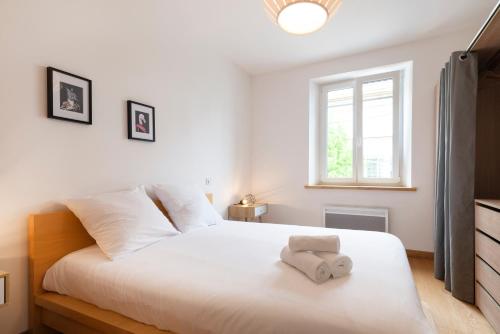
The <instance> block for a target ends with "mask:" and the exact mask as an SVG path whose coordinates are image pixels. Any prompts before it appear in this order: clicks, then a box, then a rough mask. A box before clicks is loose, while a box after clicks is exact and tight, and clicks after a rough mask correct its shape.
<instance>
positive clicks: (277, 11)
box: [264, 0, 342, 35]
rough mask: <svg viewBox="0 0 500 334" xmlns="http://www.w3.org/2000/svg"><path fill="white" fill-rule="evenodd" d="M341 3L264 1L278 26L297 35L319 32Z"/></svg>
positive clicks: (332, 0) (334, 0)
mask: <svg viewBox="0 0 500 334" xmlns="http://www.w3.org/2000/svg"><path fill="white" fill-rule="evenodd" d="M341 3H342V0H264V4H265V6H266V9H267V11H268V12H269V14H270V15H271V17H272V18H273V20H274V21H275V22H276V24H278V25H279V26H280V27H281V28H282V29H283V30H285V31H286V32H289V33H291V34H295V35H304V34H309V33H312V32H314V31H316V30H319V29H320V28H321V27H323V26H324V25H325V23H326V21H328V19H329V18H330V17H332V16H333V14H334V13H335V11H336V10H337V9H338V8H339V6H340V4H341Z"/></svg>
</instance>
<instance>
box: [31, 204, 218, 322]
mask: <svg viewBox="0 0 500 334" xmlns="http://www.w3.org/2000/svg"><path fill="white" fill-rule="evenodd" d="M206 195H207V198H208V200H209V201H210V203H213V195H212V194H206ZM154 202H155V204H156V205H157V206H158V208H159V209H160V210H161V211H162V212H163V214H165V215H166V216H167V217H169V216H168V212H167V210H166V209H165V208H164V207H163V205H162V204H161V202H160V201H159V200H155V201H154ZM169 219H170V217H169ZM28 243H29V283H30V322H31V323H34V321H35V319H34V317H36V315H35V314H34V312H33V310H34V307H35V297H36V296H38V295H40V294H42V293H44V292H45V290H43V288H42V282H43V278H44V276H45V272H46V271H47V270H48V269H49V268H50V267H51V266H52V265H53V264H54V263H56V262H57V261H58V260H59V259H61V258H62V257H64V256H65V255H67V254H69V253H71V252H74V251H77V250H79V249H82V248H85V247H88V246H91V245H93V244H95V240H94V239H93V238H92V237H91V236H90V235H89V234H88V233H87V231H86V230H85V228H84V227H83V225H82V223H81V222H80V220H79V219H78V218H77V217H76V216H75V215H74V214H73V213H72V212H71V211H69V210H62V211H57V212H51V213H43V214H33V215H30V217H29V238H28Z"/></svg>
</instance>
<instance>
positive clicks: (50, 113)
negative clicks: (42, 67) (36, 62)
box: [47, 67, 92, 125]
mask: <svg viewBox="0 0 500 334" xmlns="http://www.w3.org/2000/svg"><path fill="white" fill-rule="evenodd" d="M55 72H57V73H59V74H60V75H61V76H67V77H71V78H74V79H77V80H80V81H81V82H83V83H84V84H83V85H82V87H78V86H75V85H74V84H68V83H64V82H62V81H61V82H60V85H62V84H66V85H68V86H72V87H75V88H76V89H81V92H80V95H81V96H80V97H81V98H82V103H87V105H88V111H87V113H85V114H86V115H87V116H86V118H87V119H86V120H79V119H74V118H68V117H65V116H63V115H61V114H62V113H64V112H65V111H64V110H63V109H62V108H61V106H59V105H54V94H55V92H54V86H55V82H54V73H55ZM85 84H86V85H87V94H86V95H87V99H84V98H83V96H84V95H85V94H84V86H85ZM57 94H60V92H58V93H57ZM85 100H86V101H85ZM55 108H57V110H56V109H55ZM82 114H84V110H82ZM85 114H84V115H85ZM68 116H70V113H68ZM47 117H48V118H53V119H58V120H62V121H67V122H74V123H81V124H87V125H91V124H92V80H90V79H87V78H84V77H81V76H78V75H76V74H72V73H69V72H66V71H62V70H59V69H57V68H54V67H47Z"/></svg>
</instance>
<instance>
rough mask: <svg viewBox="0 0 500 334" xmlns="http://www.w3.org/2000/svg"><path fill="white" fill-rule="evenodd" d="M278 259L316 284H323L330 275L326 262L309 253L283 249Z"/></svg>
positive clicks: (287, 248)
mask: <svg viewBox="0 0 500 334" xmlns="http://www.w3.org/2000/svg"><path fill="white" fill-rule="evenodd" d="M280 257H281V260H282V261H283V262H285V263H286V264H289V265H291V266H292V267H295V268H296V269H298V270H300V271H302V272H303V273H304V274H305V275H306V276H307V277H309V278H310V279H311V280H313V281H314V282H316V283H324V282H326V281H327V280H328V279H329V278H330V276H331V275H332V273H331V272H330V269H329V267H328V264H327V263H326V261H325V260H323V259H322V258H320V257H319V256H316V255H314V254H313V253H311V252H292V251H291V250H290V248H289V247H285V248H283V250H282V251H281V254H280Z"/></svg>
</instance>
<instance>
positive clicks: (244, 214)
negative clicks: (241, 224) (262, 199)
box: [228, 203, 267, 222]
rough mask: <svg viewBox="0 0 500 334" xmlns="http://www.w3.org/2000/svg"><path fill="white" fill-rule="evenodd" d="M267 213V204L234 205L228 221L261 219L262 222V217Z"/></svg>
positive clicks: (229, 211) (230, 209) (229, 212)
mask: <svg viewBox="0 0 500 334" xmlns="http://www.w3.org/2000/svg"><path fill="white" fill-rule="evenodd" d="M266 213H267V203H255V204H245V205H243V204H233V205H231V206H230V207H229V210H228V219H232V220H234V219H237V220H245V221H246V222H247V221H248V220H249V219H250V220H252V219H255V218H259V221H260V222H261V221H262V215H265V214H266Z"/></svg>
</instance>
